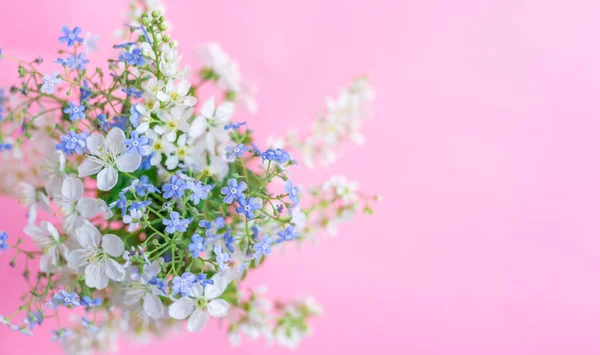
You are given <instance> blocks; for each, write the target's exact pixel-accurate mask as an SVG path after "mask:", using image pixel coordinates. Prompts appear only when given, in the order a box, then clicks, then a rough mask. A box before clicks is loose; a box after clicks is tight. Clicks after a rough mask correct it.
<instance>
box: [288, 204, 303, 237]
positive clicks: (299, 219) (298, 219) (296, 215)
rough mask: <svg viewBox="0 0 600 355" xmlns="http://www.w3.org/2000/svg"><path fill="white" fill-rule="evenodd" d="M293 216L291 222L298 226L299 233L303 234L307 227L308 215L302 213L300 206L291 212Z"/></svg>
mask: <svg viewBox="0 0 600 355" xmlns="http://www.w3.org/2000/svg"><path fill="white" fill-rule="evenodd" d="M291 214H292V220H291V222H292V223H293V224H294V226H296V228H297V230H298V232H302V231H303V230H304V228H305V227H306V214H305V213H304V212H303V211H302V208H300V205H298V206H296V207H294V209H293V210H291Z"/></svg>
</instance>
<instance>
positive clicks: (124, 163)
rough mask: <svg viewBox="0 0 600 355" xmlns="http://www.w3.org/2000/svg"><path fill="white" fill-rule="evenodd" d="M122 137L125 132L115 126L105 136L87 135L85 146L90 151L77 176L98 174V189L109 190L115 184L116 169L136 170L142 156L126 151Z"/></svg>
mask: <svg viewBox="0 0 600 355" xmlns="http://www.w3.org/2000/svg"><path fill="white" fill-rule="evenodd" d="M124 139H125V133H123V131H122V130H121V129H120V128H117V127H115V128H113V129H111V130H110V131H109V132H108V134H107V135H106V137H104V136H103V135H102V134H92V135H91V136H89V137H88V138H87V139H86V146H87V148H88V149H89V151H90V152H89V154H88V155H87V158H86V159H85V160H84V161H83V163H82V164H81V165H80V166H79V169H78V171H79V177H84V176H90V175H94V174H98V178H97V179H98V189H99V190H102V191H109V190H110V189H112V188H113V187H115V185H116V184H117V180H118V178H119V173H118V171H122V172H126V173H132V172H134V171H136V170H137V168H138V167H139V166H140V164H141V162H142V157H141V156H140V155H139V154H138V153H136V152H129V153H126V152H125V144H124V143H123V140H124ZM117 170H118V171H117Z"/></svg>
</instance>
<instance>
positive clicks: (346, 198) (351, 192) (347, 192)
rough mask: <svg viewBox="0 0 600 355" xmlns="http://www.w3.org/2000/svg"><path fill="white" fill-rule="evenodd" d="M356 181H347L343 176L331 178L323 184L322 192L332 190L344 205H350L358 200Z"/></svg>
mask: <svg viewBox="0 0 600 355" xmlns="http://www.w3.org/2000/svg"><path fill="white" fill-rule="evenodd" d="M357 188H358V182H357V181H348V179H347V178H346V177H345V176H332V177H331V179H329V181H327V182H326V183H324V184H323V191H327V190H329V189H333V190H334V192H335V194H336V195H337V196H338V197H341V198H342V201H343V202H344V203H345V204H349V203H352V202H354V201H356V200H357V199H358V195H356V189H357Z"/></svg>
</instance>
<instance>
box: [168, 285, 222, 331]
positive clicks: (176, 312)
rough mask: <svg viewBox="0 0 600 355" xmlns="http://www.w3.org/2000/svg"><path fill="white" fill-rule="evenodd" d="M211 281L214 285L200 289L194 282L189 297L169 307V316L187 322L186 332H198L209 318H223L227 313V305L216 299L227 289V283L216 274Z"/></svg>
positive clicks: (182, 298) (200, 286)
mask: <svg viewBox="0 0 600 355" xmlns="http://www.w3.org/2000/svg"><path fill="white" fill-rule="evenodd" d="M212 280H213V281H214V285H206V287H204V288H203V287H202V285H200V282H196V284H194V286H192V287H191V288H190V296H189V297H188V296H186V297H181V298H180V299H178V300H177V301H175V302H174V303H173V304H172V305H170V306H169V316H171V318H175V319H186V318H188V317H189V320H188V326H187V328H188V331H190V332H199V331H200V330H202V328H204V326H205V325H206V323H207V322H208V319H209V316H210V317H215V318H221V317H225V316H226V315H227V313H228V311H229V304H228V303H227V302H225V301H224V300H222V299H220V298H217V297H219V296H221V295H222V294H223V292H224V291H225V289H226V288H227V284H228V281H227V279H226V278H225V277H222V276H220V275H219V274H216V275H215V276H213V278H212Z"/></svg>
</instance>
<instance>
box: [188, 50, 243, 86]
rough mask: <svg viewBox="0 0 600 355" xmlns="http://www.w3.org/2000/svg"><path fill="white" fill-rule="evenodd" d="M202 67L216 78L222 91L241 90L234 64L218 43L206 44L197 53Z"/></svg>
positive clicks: (239, 77) (237, 69)
mask: <svg viewBox="0 0 600 355" xmlns="http://www.w3.org/2000/svg"><path fill="white" fill-rule="evenodd" d="M198 54H199V55H200V58H201V60H202V62H203V63H204V65H206V66H207V67H209V68H211V69H212V70H213V71H214V72H215V73H216V74H217V75H218V76H219V80H218V82H217V83H218V84H219V86H220V87H221V88H222V89H225V90H228V91H234V92H238V91H240V89H241V75H240V71H239V68H238V65H237V63H236V62H234V61H232V60H231V59H230V58H229V55H227V53H225V52H224V51H223V49H222V48H221V46H220V45H219V44H218V43H208V44H207V45H206V46H204V47H202V48H200V50H199V51H198Z"/></svg>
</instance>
